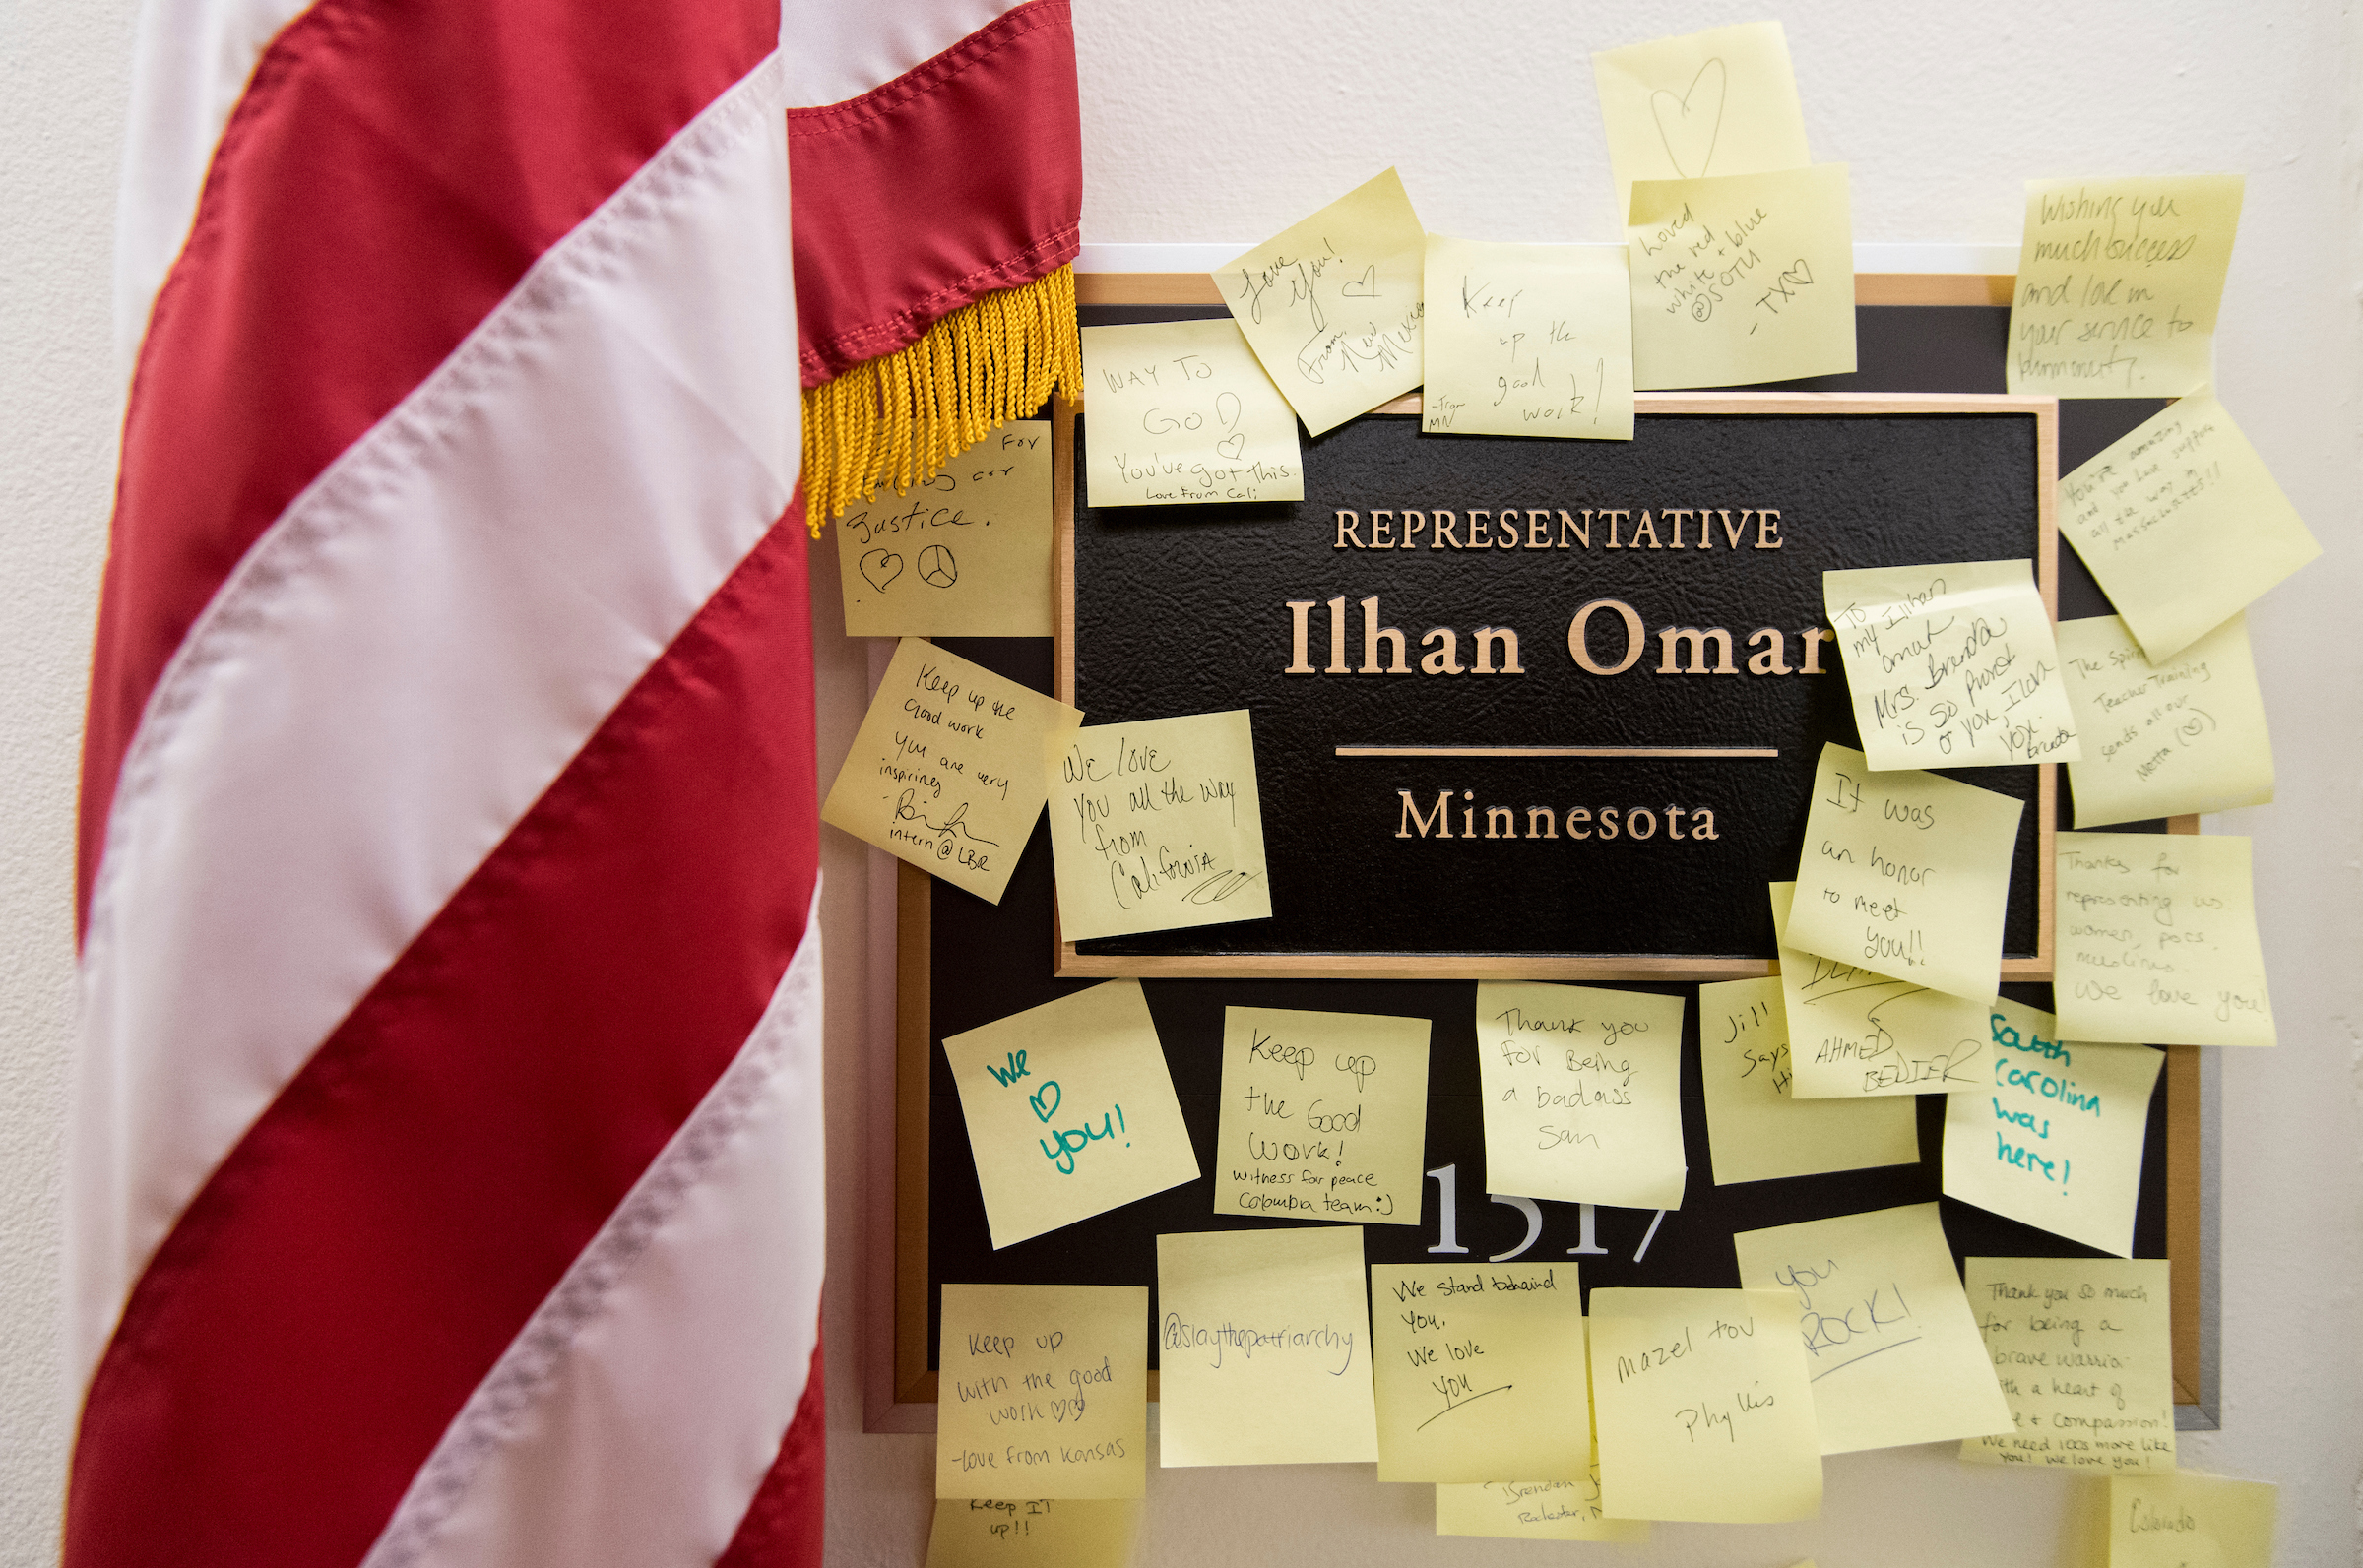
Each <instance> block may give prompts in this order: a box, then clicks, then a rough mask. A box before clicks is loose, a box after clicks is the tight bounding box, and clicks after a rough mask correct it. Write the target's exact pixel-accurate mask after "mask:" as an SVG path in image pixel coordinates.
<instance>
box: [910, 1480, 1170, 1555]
mask: <svg viewBox="0 0 2363 1568" xmlns="http://www.w3.org/2000/svg"><path fill="white" fill-rule="evenodd" d="M1139 1536H1140V1500H1139V1499H1138V1498H1132V1497H1126V1498H1120V1499H1115V1500H1097V1501H1094V1500H1082V1499H1075V1498H1066V1497H1055V1498H1054V1497H1031V1498H1023V1499H1011V1498H983V1497H945V1498H940V1499H938V1500H937V1502H936V1504H935V1523H934V1526H933V1528H932V1529H930V1530H929V1531H928V1533H927V1560H926V1568H995V1565H1005V1568H1130V1565H1131V1562H1132V1546H1133V1542H1134V1541H1135V1540H1137V1539H1138V1538H1139Z"/></svg>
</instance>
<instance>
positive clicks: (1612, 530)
mask: <svg viewBox="0 0 2363 1568" xmlns="http://www.w3.org/2000/svg"><path fill="white" fill-rule="evenodd" d="M1585 515H1586V516H1589V515H1590V514H1589V513H1586V514H1585ZM1600 515H1601V516H1602V517H1604V518H1606V519H1608V547H1609V548H1610V549H1612V550H1621V549H1623V548H1624V547H1625V546H1624V545H1622V544H1619V543H1618V542H1617V524H1618V522H1619V520H1621V519H1624V518H1629V517H1630V516H1632V514H1631V513H1630V512H1628V511H1626V510H1625V509H1624V508H1622V507H1620V508H1618V509H1617V510H1615V511H1613V512H1612V511H1610V510H1609V509H1608V508H1607V507H1602V508H1601V509H1600Z"/></svg>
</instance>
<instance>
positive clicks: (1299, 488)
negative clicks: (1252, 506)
mask: <svg viewBox="0 0 2363 1568" xmlns="http://www.w3.org/2000/svg"><path fill="white" fill-rule="evenodd" d="M1083 384H1084V386H1085V388H1086V389H1087V390H1086V392H1085V398H1086V399H1087V400H1088V401H1087V403H1086V405H1085V408H1084V414H1083V454H1084V458H1083V471H1084V482H1085V486H1086V493H1087V495H1088V497H1089V500H1090V502H1091V504H1092V505H1093V506H1174V505H1198V504H1203V503H1206V502H1216V501H1302V500H1303V499H1305V463H1304V455H1303V454H1302V453H1301V452H1300V451H1299V450H1298V447H1297V416H1296V414H1295V413H1293V412H1292V411H1290V409H1289V407H1288V400H1286V399H1285V398H1283V397H1281V396H1280V389H1279V388H1278V387H1275V386H1273V385H1272V378H1271V377H1270V376H1267V375H1265V374H1264V371H1263V365H1262V364H1261V363H1260V362H1259V361H1258V360H1257V359H1256V357H1255V353H1254V350H1252V349H1251V348H1249V347H1248V346H1247V340H1246V339H1245V338H1244V337H1242V336H1240V331H1239V326H1238V324H1237V323H1235V322H1230V321H1156V322H1143V323H1141V324H1139V325H1137V326H1129V327H1086V328H1084V329H1083Z"/></svg>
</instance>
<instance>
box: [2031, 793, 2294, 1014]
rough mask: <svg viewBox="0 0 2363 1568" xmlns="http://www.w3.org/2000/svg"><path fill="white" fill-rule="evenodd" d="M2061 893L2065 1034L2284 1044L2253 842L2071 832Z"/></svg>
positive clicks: (2058, 986) (2060, 997) (2059, 979)
mask: <svg viewBox="0 0 2363 1568" xmlns="http://www.w3.org/2000/svg"><path fill="white" fill-rule="evenodd" d="M2057 887H2058V905H2059V928H2060V952H2059V962H2058V967H2057V972H2056V973H2055V975H2054V977H2053V981H2052V994H2053V996H2054V999H2055V1003H2054V1005H2056V1006H2057V1007H2058V1008H2059V1012H2060V1033H2061V1034H2063V1035H2067V1036H2068V1037H2069V1038H2070V1039H2079V1040H2082V1039H2088V1040H2122V1041H2126V1042H2129V1043H2139V1042H2147V1043H2149V1044H2152V1045H2270V1044H2272V1043H2274V1040H2275V1035H2274V1034H2273V1027H2272V999H2271V997H2270V996H2268V995H2267V992H2266V986H2265V954H2264V950H2263V948H2262V947H2261V946H2260V945H2259V943H2258V941H2257V902H2256V888H2255V884H2254V882H2253V880H2252V879H2251V877H2250V875H2249V847H2248V841H2247V840H2246V839H2241V838H2234V837H2232V836H2230V835H2228V834H2227V835H2224V836H2222V837H2207V838H2202V837H2200V836H2198V835H2196V834H2180V833H2166V834H2151V833H2063V834H2061V835H2060V837H2059V881H2058V883H2057Z"/></svg>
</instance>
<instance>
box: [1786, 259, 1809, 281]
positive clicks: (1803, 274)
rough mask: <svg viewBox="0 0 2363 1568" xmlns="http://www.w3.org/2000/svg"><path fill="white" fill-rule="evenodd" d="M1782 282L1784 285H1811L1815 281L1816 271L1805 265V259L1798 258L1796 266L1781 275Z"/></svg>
mask: <svg viewBox="0 0 2363 1568" xmlns="http://www.w3.org/2000/svg"><path fill="white" fill-rule="evenodd" d="M1780 281H1781V282H1784V283H1810V282H1813V281H1814V270H1813V269H1812V268H1811V267H1808V266H1807V265H1806V264H1805V258H1804V257H1803V256H1800V257H1798V258H1797V265H1796V266H1794V267H1791V268H1789V269H1788V270H1787V271H1785V272H1783V273H1782V274H1781V275H1780Z"/></svg>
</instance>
